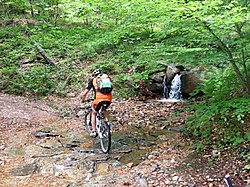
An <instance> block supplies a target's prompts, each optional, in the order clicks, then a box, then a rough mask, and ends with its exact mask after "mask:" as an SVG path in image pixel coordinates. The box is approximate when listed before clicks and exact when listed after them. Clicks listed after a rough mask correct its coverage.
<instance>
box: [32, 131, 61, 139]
mask: <svg viewBox="0 0 250 187" xmlns="http://www.w3.org/2000/svg"><path fill="white" fill-rule="evenodd" d="M34 136H35V137H36V138H45V137H56V136H59V134H56V133H52V132H50V131H42V130H41V131H36V132H35V133H34Z"/></svg>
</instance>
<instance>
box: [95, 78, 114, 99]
mask: <svg viewBox="0 0 250 187" xmlns="http://www.w3.org/2000/svg"><path fill="white" fill-rule="evenodd" d="M97 89H98V91H99V92H101V93H102V94H105V95H106V94H110V93H111V92H112V90H113V86H112V83H111V79H110V78H109V76H108V75H107V74H103V75H102V76H101V77H98V79H97Z"/></svg>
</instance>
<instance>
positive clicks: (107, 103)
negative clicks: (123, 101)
mask: <svg viewBox="0 0 250 187" xmlns="http://www.w3.org/2000/svg"><path fill="white" fill-rule="evenodd" d="M110 104H111V102H110V101H101V102H99V103H98V104H97V106H96V108H95V110H96V111H99V110H100V109H101V107H103V109H104V110H105V109H107V108H108V107H109V105H110Z"/></svg>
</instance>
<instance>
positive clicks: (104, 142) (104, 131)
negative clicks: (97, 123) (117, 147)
mask: <svg viewBox="0 0 250 187" xmlns="http://www.w3.org/2000/svg"><path fill="white" fill-rule="evenodd" d="M101 123H102V125H101V132H100V133H101V135H102V137H99V138H100V142H101V149H102V152H103V153H108V152H109V151H110V147H111V133H110V127H109V125H108V123H107V122H105V121H101Z"/></svg>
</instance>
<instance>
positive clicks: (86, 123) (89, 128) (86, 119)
mask: <svg viewBox="0 0 250 187" xmlns="http://www.w3.org/2000/svg"><path fill="white" fill-rule="evenodd" d="M84 126H85V129H86V131H87V133H88V134H90V133H91V131H92V125H91V112H88V113H87V114H85V116H84Z"/></svg>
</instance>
